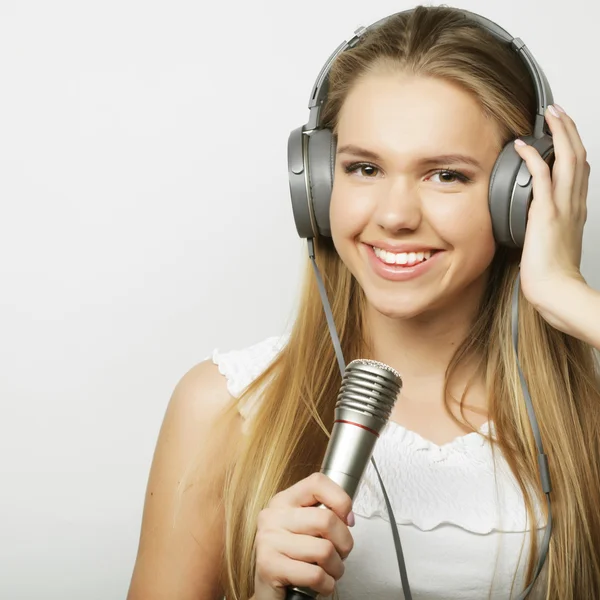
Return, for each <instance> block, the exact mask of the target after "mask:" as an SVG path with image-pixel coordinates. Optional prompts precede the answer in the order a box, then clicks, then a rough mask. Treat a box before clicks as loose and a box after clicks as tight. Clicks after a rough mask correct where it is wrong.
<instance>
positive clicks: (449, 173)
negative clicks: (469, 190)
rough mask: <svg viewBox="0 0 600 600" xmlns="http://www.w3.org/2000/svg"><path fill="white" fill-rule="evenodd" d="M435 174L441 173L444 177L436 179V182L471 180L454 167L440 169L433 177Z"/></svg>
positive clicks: (433, 174)
mask: <svg viewBox="0 0 600 600" xmlns="http://www.w3.org/2000/svg"><path fill="white" fill-rule="evenodd" d="M435 175H440V177H443V179H441V181H434V183H442V184H447V183H456V182H457V181H460V182H461V183H469V181H471V180H470V179H469V178H468V177H467V176H466V175H463V174H462V173H459V172H458V171H454V170H453V169H440V170H439V171H436V172H435V173H432V175H431V177H434V176H435Z"/></svg>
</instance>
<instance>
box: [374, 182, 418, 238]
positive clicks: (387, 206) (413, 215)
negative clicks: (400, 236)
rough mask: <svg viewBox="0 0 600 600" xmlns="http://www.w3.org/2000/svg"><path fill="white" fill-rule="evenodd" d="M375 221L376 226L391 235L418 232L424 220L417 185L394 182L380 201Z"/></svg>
mask: <svg viewBox="0 0 600 600" xmlns="http://www.w3.org/2000/svg"><path fill="white" fill-rule="evenodd" d="M382 191H383V190H382ZM374 220H375V223H376V225H378V226H379V227H380V228H382V229H385V230H386V231H389V232H391V233H396V232H400V231H402V230H409V231H414V230H416V229H417V228H418V227H419V225H420V224H421V220H422V209H421V200H420V195H419V190H418V187H417V185H415V184H414V183H413V184H411V183H409V182H408V181H406V180H404V181H402V180H398V181H396V182H394V184H393V185H392V186H390V187H389V188H388V189H387V190H386V191H385V192H384V193H383V194H382V195H381V197H380V198H379V199H378V202H377V206H376V209H375V214H374Z"/></svg>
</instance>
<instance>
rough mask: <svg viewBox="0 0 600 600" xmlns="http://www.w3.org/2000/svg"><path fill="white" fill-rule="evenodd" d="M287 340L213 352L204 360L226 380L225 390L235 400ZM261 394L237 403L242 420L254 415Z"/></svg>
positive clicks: (270, 339)
mask: <svg viewBox="0 0 600 600" xmlns="http://www.w3.org/2000/svg"><path fill="white" fill-rule="evenodd" d="M288 339H289V334H284V335H281V336H271V337H268V338H267V339H265V340H262V341H260V342H258V343H256V344H253V345H252V346H248V347H246V348H242V349H236V350H229V351H227V352H221V351H220V350H219V349H217V348H215V349H214V350H213V352H212V354H211V355H210V356H209V357H207V359H208V358H210V360H212V362H213V363H215V364H216V365H217V366H218V368H219V372H220V373H221V375H224V376H225V378H226V380H227V390H228V391H229V393H230V394H231V396H233V397H234V398H239V397H240V396H241V395H242V393H243V391H244V390H245V389H246V388H247V387H248V386H249V385H250V384H251V383H252V382H253V381H254V380H255V379H256V378H257V377H258V376H259V375H260V374H261V373H263V372H264V371H265V370H266V369H267V367H268V366H269V365H270V364H271V363H272V362H273V360H275V358H276V357H277V355H278V354H279V352H280V351H281V350H282V349H283V347H284V346H285V344H286V343H287V341H288ZM259 398H260V393H257V394H253V395H252V396H251V397H248V398H245V399H244V402H240V403H238V410H239V412H240V414H241V415H242V417H243V418H244V420H248V419H250V418H251V417H252V415H253V414H254V412H255V411H256V408H257V405H258V401H259Z"/></svg>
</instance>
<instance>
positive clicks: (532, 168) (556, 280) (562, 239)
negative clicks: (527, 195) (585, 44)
mask: <svg viewBox="0 0 600 600" xmlns="http://www.w3.org/2000/svg"><path fill="white" fill-rule="evenodd" d="M546 121H547V123H548V126H549V128H550V131H551V132H552V138H553V142H554V154H555V161H554V166H553V168H552V170H551V169H550V167H549V166H548V164H547V163H546V162H545V161H544V159H543V158H542V157H541V155H540V153H539V152H538V151H537V150H536V149H535V148H533V147H532V146H530V145H528V144H524V143H521V144H519V142H520V140H516V141H515V150H516V151H517V153H518V154H519V155H520V156H521V158H523V160H524V161H525V162H526V164H527V167H528V169H529V172H530V173H531V175H532V177H533V200H532V202H531V205H530V207H529V214H528V220H527V228H526V232H525V242H524V246H523V254H522V256H521V289H522V291H523V294H524V296H525V298H527V300H528V301H529V302H530V303H531V304H533V306H534V307H535V308H536V310H537V311H538V312H539V313H540V314H541V315H542V317H543V318H544V319H546V321H548V322H549V323H550V324H551V325H552V326H553V327H556V328H557V329H560V330H562V331H564V332H565V333H569V334H572V335H576V336H577V337H581V336H580V335H577V333H578V332H576V331H573V330H578V329H579V327H578V326H576V325H575V324H573V325H571V323H572V322H573V315H572V314H571V313H573V311H577V310H580V309H581V301H582V300H584V302H583V303H584V305H587V304H588V303H589V302H588V301H589V300H590V298H591V296H590V298H584V297H582V296H581V294H591V295H595V294H597V292H594V290H592V289H591V288H589V286H588V285H587V283H586V281H585V279H584V278H583V276H582V275H581V271H580V264H581V249H582V242H583V228H584V225H585V221H586V218H587V206H586V198H587V192H588V182H589V177H590V165H589V163H588V162H587V153H586V150H585V147H584V145H583V142H582V141H581V137H580V135H579V132H578V131H577V127H576V126H575V123H574V122H573V120H572V119H571V118H570V117H569V116H568V115H567V114H566V113H565V112H564V110H563V109H562V108H560V107H558V106H557V105H553V106H550V107H549V108H548V110H547V112H546ZM599 302H600V296H595V298H594V301H592V304H591V305H590V306H594V307H595V308H596V309H597V312H595V314H594V315H591V314H590V315H589V318H592V317H594V318H595V319H597V318H598V317H597V315H598V314H600V304H598V303H599ZM576 320H577V321H578V320H579V319H576ZM594 341H596V340H595V337H594Z"/></svg>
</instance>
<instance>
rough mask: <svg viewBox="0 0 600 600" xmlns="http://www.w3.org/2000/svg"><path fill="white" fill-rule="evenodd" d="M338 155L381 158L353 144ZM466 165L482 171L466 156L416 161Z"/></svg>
mask: <svg viewBox="0 0 600 600" xmlns="http://www.w3.org/2000/svg"><path fill="white" fill-rule="evenodd" d="M337 152H338V154H342V153H344V154H352V155H354V156H359V157H362V158H367V159H369V160H374V161H381V156H379V154H377V153H376V152H373V151H371V150H367V149H365V148H360V147H359V146H354V145H353V144H346V145H345V146H342V147H341V148H338V150H337ZM459 163H460V164H467V165H471V166H473V167H476V168H477V169H482V170H483V167H482V166H481V163H480V162H479V161H478V160H477V159H475V158H473V157H472V156H467V155H466V154H440V155H439V156H428V157H426V158H421V159H419V160H417V164H419V165H423V166H428V165H440V164H446V165H455V164H459Z"/></svg>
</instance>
